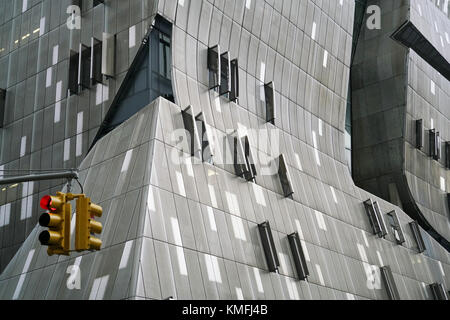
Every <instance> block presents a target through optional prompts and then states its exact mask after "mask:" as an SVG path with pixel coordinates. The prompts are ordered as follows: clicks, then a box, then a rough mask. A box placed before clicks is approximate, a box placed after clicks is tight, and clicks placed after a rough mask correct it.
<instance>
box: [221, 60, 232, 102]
mask: <svg viewBox="0 0 450 320" xmlns="http://www.w3.org/2000/svg"><path fill="white" fill-rule="evenodd" d="M230 75H231V60H230V53H229V52H225V53H223V54H221V55H220V89H219V94H220V95H221V96H226V97H227V98H229V95H230V92H231V77H230Z"/></svg>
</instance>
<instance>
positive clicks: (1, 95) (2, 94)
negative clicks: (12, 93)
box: [0, 89, 6, 128]
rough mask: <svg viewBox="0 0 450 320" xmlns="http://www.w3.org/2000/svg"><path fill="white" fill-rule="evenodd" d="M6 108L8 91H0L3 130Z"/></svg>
mask: <svg viewBox="0 0 450 320" xmlns="http://www.w3.org/2000/svg"><path fill="white" fill-rule="evenodd" d="M5 106H6V90H5V89H0V128H3V122H4V117H5Z"/></svg>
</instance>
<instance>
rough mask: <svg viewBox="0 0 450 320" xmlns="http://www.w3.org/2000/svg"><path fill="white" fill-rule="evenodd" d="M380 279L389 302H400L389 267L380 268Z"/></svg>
mask: <svg viewBox="0 0 450 320" xmlns="http://www.w3.org/2000/svg"><path fill="white" fill-rule="evenodd" d="M380 272H381V277H382V279H383V282H384V285H385V288H386V292H387V294H388V296H389V299H391V300H400V295H399V293H398V289H397V285H396V284H395V280H394V276H393V274H392V270H391V267H389V266H385V267H381V268H380Z"/></svg>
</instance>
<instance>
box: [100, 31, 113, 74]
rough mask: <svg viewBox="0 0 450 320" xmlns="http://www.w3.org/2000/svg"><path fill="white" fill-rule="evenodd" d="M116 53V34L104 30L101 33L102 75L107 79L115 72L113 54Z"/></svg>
mask: <svg viewBox="0 0 450 320" xmlns="http://www.w3.org/2000/svg"><path fill="white" fill-rule="evenodd" d="M115 53H116V35H112V34H109V33H106V32H103V34H102V75H104V76H105V77H106V78H107V79H108V78H114V73H115V59H116V57H115V55H116V54H115Z"/></svg>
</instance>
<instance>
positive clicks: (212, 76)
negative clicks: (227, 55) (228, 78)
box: [208, 45, 222, 91]
mask: <svg viewBox="0 0 450 320" xmlns="http://www.w3.org/2000/svg"><path fill="white" fill-rule="evenodd" d="M208 70H209V90H215V91H218V89H219V88H220V84H221V83H220V80H221V75H220V73H221V70H222V67H221V59H220V45H216V46H214V47H211V48H208Z"/></svg>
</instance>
